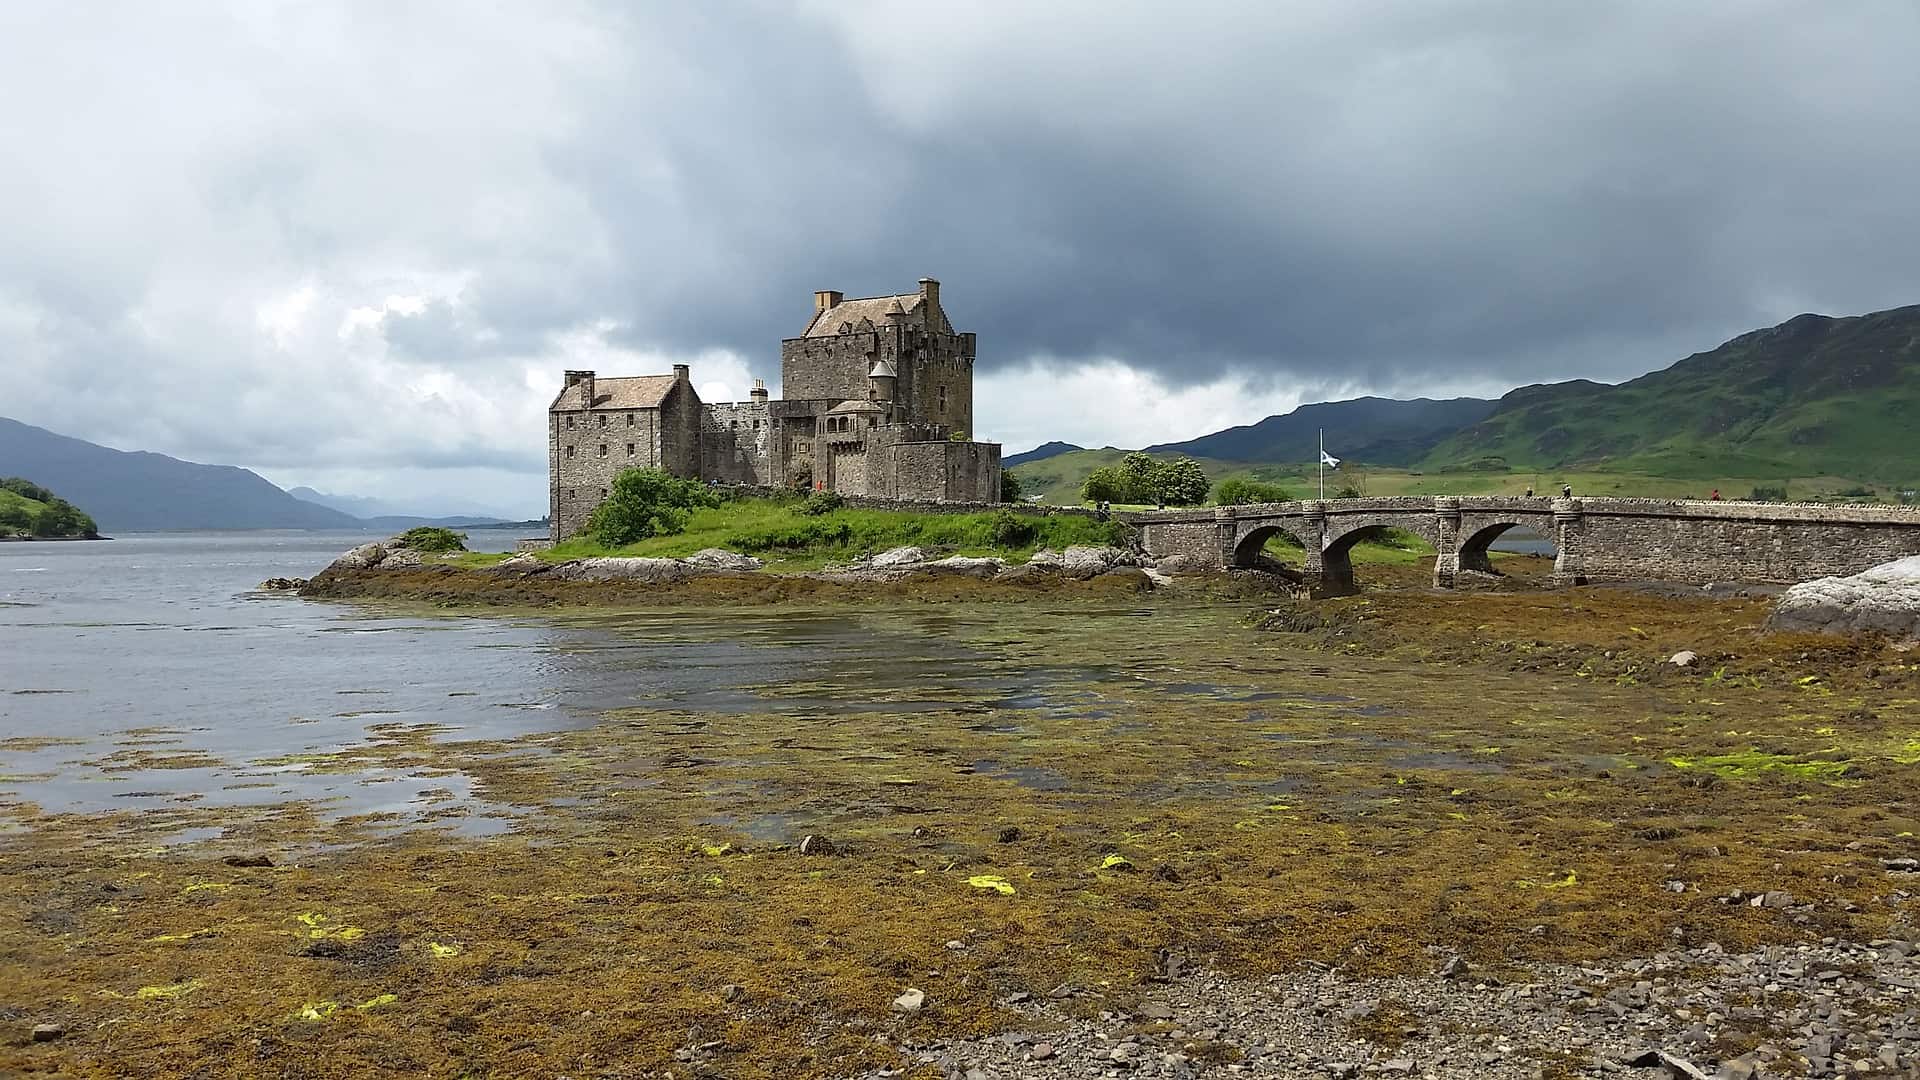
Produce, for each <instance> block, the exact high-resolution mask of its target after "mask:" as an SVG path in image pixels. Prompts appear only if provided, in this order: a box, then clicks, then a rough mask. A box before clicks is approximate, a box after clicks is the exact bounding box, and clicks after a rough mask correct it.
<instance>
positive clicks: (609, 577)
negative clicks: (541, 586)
mask: <svg viewBox="0 0 1920 1080" xmlns="http://www.w3.org/2000/svg"><path fill="white" fill-rule="evenodd" d="M549 572H550V573H551V574H553V576H555V577H557V578H560V579H561V580H563V581H644V582H647V583H649V584H656V585H664V584H667V583H670V582H675V581H685V580H686V579H687V578H690V577H694V576H697V575H698V574H700V573H701V570H700V569H699V568H698V567H694V566H689V565H687V564H686V563H683V562H681V561H680V560H679V559H643V558H630V557H628V558H597V559H575V560H573V561H572V562H564V563H561V564H560V565H559V566H556V567H554V568H553V569H552V570H551V571H549Z"/></svg>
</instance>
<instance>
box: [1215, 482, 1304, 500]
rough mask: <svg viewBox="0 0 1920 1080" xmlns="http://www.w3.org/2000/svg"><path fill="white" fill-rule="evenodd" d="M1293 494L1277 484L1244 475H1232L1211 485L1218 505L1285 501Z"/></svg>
mask: <svg viewBox="0 0 1920 1080" xmlns="http://www.w3.org/2000/svg"><path fill="white" fill-rule="evenodd" d="M1292 498H1293V496H1292V495H1291V494H1288V492H1287V489H1286V488H1283V487H1281V486H1280V485H1279V484H1267V483H1262V482H1260V481H1258V480H1248V479H1245V478H1244V477H1239V476H1236V477H1233V478H1232V479H1228V480H1222V481H1220V482H1219V483H1217V484H1215V485H1213V501H1214V504H1215V505H1218V506H1250V505H1252V504H1254V503H1271V502H1286V501H1288V500H1290V499H1292Z"/></svg>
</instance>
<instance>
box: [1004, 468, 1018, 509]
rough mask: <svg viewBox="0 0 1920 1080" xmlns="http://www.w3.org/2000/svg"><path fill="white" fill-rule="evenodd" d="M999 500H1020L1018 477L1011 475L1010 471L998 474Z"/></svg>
mask: <svg viewBox="0 0 1920 1080" xmlns="http://www.w3.org/2000/svg"><path fill="white" fill-rule="evenodd" d="M1000 501H1001V502H1019V501H1020V478H1019V477H1017V476H1015V475H1013V473H1012V472H1002V473H1001V474H1000Z"/></svg>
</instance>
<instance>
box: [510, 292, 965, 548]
mask: <svg viewBox="0 0 1920 1080" xmlns="http://www.w3.org/2000/svg"><path fill="white" fill-rule="evenodd" d="M973 358H974V335H973V334H971V333H960V332H957V331H955V330H954V328H953V324H952V323H950V322H948V321H947V314H946V311H945V310H944V309H942V308H941V306H940V283H939V282H937V281H934V280H933V279H931V278H922V279H920V289H919V291H918V292H914V293H903V294H901V295H898V296H874V297H867V298H864V299H854V300H849V299H847V298H846V297H845V296H844V295H842V294H841V293H837V292H831V291H822V292H816V293H814V294H813V318H812V319H811V320H810V321H809V322H808V323H807V326H806V329H805V330H802V331H801V333H800V336H799V337H794V338H788V339H787V340H785V341H782V342H781V343H780V378H781V382H782V384H783V385H782V393H783V395H784V396H783V397H781V398H780V399H777V400H774V399H770V398H769V396H768V393H767V390H766V388H765V387H764V385H761V384H758V383H756V384H755V386H754V389H753V390H752V392H751V394H750V396H749V398H748V400H746V401H735V402H726V403H719V402H713V403H709V402H703V401H701V400H700V395H699V394H697V393H695V392H694V389H693V380H692V377H691V372H690V371H689V370H688V367H687V365H685V364H675V365H674V367H673V374H671V375H637V376H626V377H621V378H605V379H603V378H599V377H598V376H596V375H595V373H594V372H591V371H569V372H567V373H566V385H565V386H563V387H562V388H561V390H560V394H559V396H558V397H556V398H554V399H553V404H552V405H550V406H548V408H547V461H548V467H547V478H548V486H549V496H550V501H549V507H550V512H551V519H552V536H553V539H554V540H555V541H560V540H564V539H566V538H567V537H569V536H571V535H573V534H574V533H576V532H579V531H580V529H581V527H582V526H584V525H585V524H586V522H587V517H588V515H590V514H592V513H593V508H594V507H596V506H598V505H599V504H600V500H601V499H603V498H605V497H606V495H607V492H608V490H609V489H610V488H611V487H612V485H613V478H614V477H615V476H618V475H619V474H620V471H621V470H622V469H632V468H656V469H661V470H664V471H666V472H669V473H672V474H674V475H676V476H684V477H691V478H695V479H701V480H708V481H713V482H717V483H726V484H752V485H756V486H761V487H787V488H805V489H808V490H814V491H835V492H839V493H841V494H845V495H869V496H877V497H881V498H889V499H901V500H912V501H925V502H971V503H983V502H997V501H998V500H999V498H1000V446H999V444H997V443H983V442H974V441H972V440H971V439H969V435H970V433H971V432H972V430H973Z"/></svg>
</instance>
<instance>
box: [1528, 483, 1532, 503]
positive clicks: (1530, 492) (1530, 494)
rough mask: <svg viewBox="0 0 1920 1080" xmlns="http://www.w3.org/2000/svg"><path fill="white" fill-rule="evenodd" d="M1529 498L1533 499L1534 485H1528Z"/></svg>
mask: <svg viewBox="0 0 1920 1080" xmlns="http://www.w3.org/2000/svg"><path fill="white" fill-rule="evenodd" d="M1527 498H1529V499H1531V498H1533V485H1532V484H1528V485H1527Z"/></svg>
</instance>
